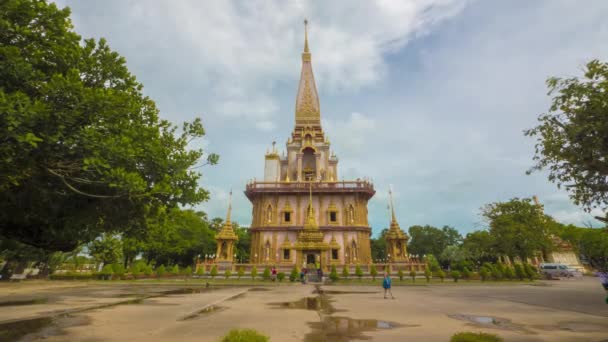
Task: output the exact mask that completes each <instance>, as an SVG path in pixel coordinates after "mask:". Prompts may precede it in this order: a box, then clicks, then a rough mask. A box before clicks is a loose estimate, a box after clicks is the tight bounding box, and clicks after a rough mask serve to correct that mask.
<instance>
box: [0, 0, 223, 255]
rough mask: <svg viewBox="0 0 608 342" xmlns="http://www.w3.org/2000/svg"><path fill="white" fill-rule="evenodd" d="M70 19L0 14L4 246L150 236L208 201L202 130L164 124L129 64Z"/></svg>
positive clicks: (37, 10)
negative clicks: (200, 167) (164, 220)
mask: <svg viewBox="0 0 608 342" xmlns="http://www.w3.org/2000/svg"><path fill="white" fill-rule="evenodd" d="M69 15H70V10H69V9H68V8H65V9H58V8H57V5H56V4H55V3H53V2H47V1H21V0H7V1H1V2H0V32H2V34H0V56H2V57H0V117H1V118H2V120H1V123H0V137H2V143H1V144H0V156H2V158H0V174H1V175H2V177H0V236H2V237H3V238H7V239H11V240H15V241H19V242H21V243H24V244H26V245H30V246H34V247H36V248H40V249H44V250H46V251H71V250H73V249H74V248H75V247H77V246H78V245H79V244H81V243H87V242H90V241H93V240H94V239H95V238H97V237H98V236H100V234H102V233H104V232H105V233H109V232H111V233H125V232H128V233H129V234H133V235H145V233H146V231H147V229H148V225H149V222H150V221H153V219H155V218H158V217H160V216H162V213H163V212H164V211H165V210H166V209H167V208H176V207H178V206H180V205H188V204H197V203H200V202H202V201H204V200H206V199H207V198H208V192H207V191H205V190H203V189H201V188H200V187H199V179H200V177H201V175H200V173H199V172H197V170H196V169H193V167H196V166H197V163H198V160H199V159H201V158H202V157H203V156H204V154H203V151H202V150H201V149H197V148H191V147H192V145H189V142H190V141H192V139H195V138H201V137H203V136H204V134H205V130H204V129H203V126H202V123H201V120H200V119H195V120H194V121H193V122H192V123H185V124H184V125H183V127H182V129H181V130H180V131H179V132H178V130H177V127H175V126H173V125H172V124H171V123H170V122H169V121H166V120H162V119H161V118H160V116H159V110H158V108H157V107H156V105H155V103H154V102H153V101H152V100H151V99H150V98H148V97H146V96H145V95H144V94H143V86H142V85H141V84H140V83H138V82H137V80H136V79H135V77H134V76H133V75H132V74H131V73H130V72H129V70H128V69H127V67H126V61H125V59H124V58H123V57H121V56H120V55H119V54H118V53H116V52H115V51H112V50H111V49H110V47H109V46H108V44H107V42H106V41H105V40H104V39H100V40H99V41H95V40H93V39H89V40H81V38H80V36H79V35H78V34H76V33H75V32H74V31H73V25H72V23H71V21H70V19H69ZM217 160H218V157H217V155H213V154H210V155H208V156H207V163H208V164H215V163H217ZM113 261H114V260H113Z"/></svg>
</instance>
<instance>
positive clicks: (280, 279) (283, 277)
mask: <svg viewBox="0 0 608 342" xmlns="http://www.w3.org/2000/svg"><path fill="white" fill-rule="evenodd" d="M277 279H278V280H279V281H283V279H285V273H284V272H279V273H277Z"/></svg>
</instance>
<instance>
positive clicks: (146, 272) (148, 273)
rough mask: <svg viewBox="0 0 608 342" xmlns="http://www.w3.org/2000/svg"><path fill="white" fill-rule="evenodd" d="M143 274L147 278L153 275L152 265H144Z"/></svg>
mask: <svg viewBox="0 0 608 342" xmlns="http://www.w3.org/2000/svg"><path fill="white" fill-rule="evenodd" d="M143 272H144V275H146V276H148V277H149V276H151V275H152V274H153V273H154V269H153V268H152V265H146V266H145V267H144V271H143Z"/></svg>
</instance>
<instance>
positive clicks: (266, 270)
mask: <svg viewBox="0 0 608 342" xmlns="http://www.w3.org/2000/svg"><path fill="white" fill-rule="evenodd" d="M262 279H264V280H268V279H270V267H268V266H266V268H264V272H262Z"/></svg>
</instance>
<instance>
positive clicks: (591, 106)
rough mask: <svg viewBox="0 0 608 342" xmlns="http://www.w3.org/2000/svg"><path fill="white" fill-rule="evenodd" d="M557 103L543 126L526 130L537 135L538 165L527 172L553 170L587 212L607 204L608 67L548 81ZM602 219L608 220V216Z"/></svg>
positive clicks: (598, 65) (591, 66)
mask: <svg viewBox="0 0 608 342" xmlns="http://www.w3.org/2000/svg"><path fill="white" fill-rule="evenodd" d="M547 86H548V88H549V95H553V96H554V97H553V100H552V102H551V106H550V108H549V112H548V113H545V114H542V115H540V117H539V118H538V121H539V122H540V124H539V125H538V126H536V127H534V128H531V129H528V130H526V131H525V132H524V134H525V135H526V136H530V137H536V146H535V149H536V152H535V156H534V160H535V161H536V164H535V165H534V166H533V167H532V168H531V169H530V170H529V171H528V173H530V172H532V171H536V170H541V169H548V170H549V180H550V181H551V182H553V183H556V184H557V186H558V187H561V186H564V187H565V188H566V189H567V190H568V192H569V194H570V198H571V199H572V200H573V202H574V203H575V204H577V205H582V206H583V207H585V209H586V210H591V209H592V208H598V207H600V208H602V209H603V210H606V205H607V203H608V158H606V156H607V155H608V143H607V142H608V92H607V91H606V89H608V63H602V62H600V61H598V60H592V61H590V62H589V63H588V64H587V66H586V68H585V70H584V74H583V77H582V78H581V77H571V78H565V79H564V78H558V77H551V78H549V79H548V80H547ZM598 219H600V220H602V221H604V222H607V220H606V217H604V218H602V217H599V218H598Z"/></svg>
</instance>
